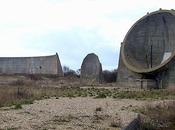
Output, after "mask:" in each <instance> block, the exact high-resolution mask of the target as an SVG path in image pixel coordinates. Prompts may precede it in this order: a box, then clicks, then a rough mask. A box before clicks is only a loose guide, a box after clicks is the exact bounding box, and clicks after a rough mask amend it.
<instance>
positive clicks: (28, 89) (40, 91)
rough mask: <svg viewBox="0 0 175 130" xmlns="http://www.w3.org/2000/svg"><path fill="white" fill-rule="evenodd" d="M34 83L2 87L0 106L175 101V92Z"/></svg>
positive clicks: (18, 82) (22, 82)
mask: <svg viewBox="0 0 175 130" xmlns="http://www.w3.org/2000/svg"><path fill="white" fill-rule="evenodd" d="M33 84H34V83H29V82H27V83H26V82H24V81H21V80H19V81H18V80H17V81H16V82H14V83H13V85H9V86H1V87H0V92H1V93H0V106H1V107H2V106H10V105H15V104H29V103H32V102H33V100H39V99H44V98H50V97H56V98H59V97H70V98H73V97H87V96H88V97H94V98H107V97H111V98H119V99H136V100H150V99H151V100H152V99H175V91H168V90H152V91H121V90H118V89H104V88H79V87H73V88H71V87H66V86H64V87H61V88H56V87H41V86H39V87H37V86H36V85H33Z"/></svg>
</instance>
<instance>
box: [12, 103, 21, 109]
mask: <svg viewBox="0 0 175 130" xmlns="http://www.w3.org/2000/svg"><path fill="white" fill-rule="evenodd" d="M14 109H22V106H21V104H15V107H14Z"/></svg>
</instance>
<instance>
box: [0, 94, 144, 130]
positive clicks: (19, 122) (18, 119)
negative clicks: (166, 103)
mask: <svg viewBox="0 0 175 130" xmlns="http://www.w3.org/2000/svg"><path fill="white" fill-rule="evenodd" d="M145 103H147V101H137V100H130V99H120V100H119V99H112V98H105V99H93V98H90V97H85V98H82V97H78V98H71V99H70V98H59V99H56V98H51V99H45V100H40V101H35V102H34V104H31V105H23V106H22V109H19V110H14V109H11V108H1V110H0V129H2V130H7V129H8V130H11V129H17V130H117V129H120V127H121V126H125V125H126V124H127V123H128V122H130V120H131V119H132V118H134V117H135V116H136V113H134V112H132V110H133V109H136V108H138V107H142V106H144V105H145Z"/></svg>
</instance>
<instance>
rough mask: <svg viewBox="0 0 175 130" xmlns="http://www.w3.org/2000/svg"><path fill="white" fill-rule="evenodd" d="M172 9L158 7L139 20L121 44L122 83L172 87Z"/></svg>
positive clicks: (174, 23)
mask: <svg viewBox="0 0 175 130" xmlns="http://www.w3.org/2000/svg"><path fill="white" fill-rule="evenodd" d="M174 61H175V11H174V10H159V11H156V12H153V13H150V14H147V15H146V16H144V17H142V18H141V19H140V20H138V21H137V22H136V23H135V24H134V25H133V26H132V27H131V29H130V30H129V31H128V33H127V34H126V36H125V38H124V41H123V42H122V44H121V51H120V59H119V67H118V78H117V81H118V83H119V84H121V85H123V86H128V84H129V85H130V86H136V84H137V82H138V81H141V83H140V85H138V86H140V87H143V86H142V85H143V84H142V81H146V80H147V79H148V82H147V83H146V84H148V85H149V87H150V86H151V85H152V87H155V86H156V87H159V88H165V87H170V86H171V87H172V86H174V87H175V80H174V79H175V67H174V66H175V62H174Z"/></svg>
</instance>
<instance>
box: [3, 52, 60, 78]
mask: <svg viewBox="0 0 175 130" xmlns="http://www.w3.org/2000/svg"><path fill="white" fill-rule="evenodd" d="M0 73H1V74H58V75H59V76H63V71H62V67H61V63H60V60H59V57H58V54H56V55H52V56H40V57H0Z"/></svg>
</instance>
